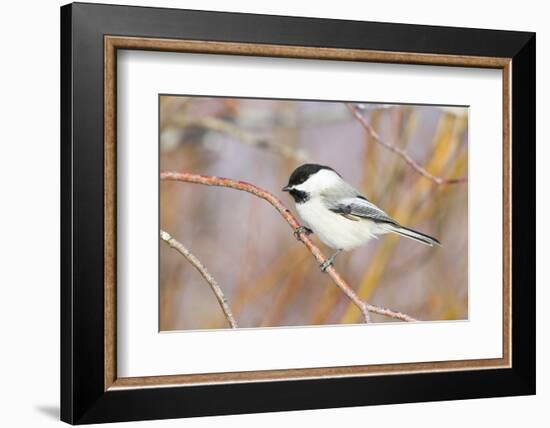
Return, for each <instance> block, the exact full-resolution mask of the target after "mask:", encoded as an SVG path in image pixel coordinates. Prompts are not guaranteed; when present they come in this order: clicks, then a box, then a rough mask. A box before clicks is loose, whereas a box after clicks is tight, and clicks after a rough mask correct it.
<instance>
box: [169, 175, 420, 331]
mask: <svg viewBox="0 0 550 428" xmlns="http://www.w3.org/2000/svg"><path fill="white" fill-rule="evenodd" d="M160 178H161V180H171V181H183V182H186V183H196V184H204V185H206V186H219V187H229V188H231V189H236V190H241V191H244V192H248V193H252V194H253V195H255V196H257V197H259V198H262V199H265V200H266V201H267V202H269V203H270V204H271V205H272V206H273V207H274V208H275V209H276V210H277V211H278V212H279V214H281V216H282V217H283V218H284V219H285V220H286V222H287V223H288V224H289V226H290V227H291V228H292V230H296V228H297V227H299V226H300V224H299V223H298V221H297V220H296V217H294V215H292V213H291V212H290V211H289V209H288V208H286V207H285V206H284V205H283V203H282V202H281V201H280V200H279V199H277V198H276V197H275V196H273V195H272V194H271V193H269V192H268V191H266V190H263V189H260V188H259V187H257V186H254V185H253V184H250V183H246V182H244V181H237V180H231V179H229V178H222V177H213V176H208V175H198V174H189V173H185V172H161V173H160ZM299 238H300V241H301V242H303V244H304V245H305V246H306V248H307V249H308V250H309V252H310V253H311V254H313V257H315V259H316V260H317V262H319V263H323V262H324V261H325V260H326V257H325V256H324V254H323V253H322V252H321V250H319V248H317V246H316V245H315V244H314V243H313V241H312V240H311V239H309V237H308V236H307V234H306V233H304V232H302V233H300V234H299ZM326 272H327V273H328V274H329V275H330V277H331V278H332V280H333V281H334V283H335V284H336V285H337V286H338V287H339V288H340V290H342V291H343V292H344V294H345V295H346V296H347V297H348V298H349V299H350V300H351V301H352V302H353V303H354V304H355V305H356V306H357V307H358V308H359V310H360V311H361V313H362V314H363V317H364V319H365V322H367V323H368V322H370V315H369V312H373V313H375V314H380V315H385V316H388V317H391V318H395V319H399V320H402V321H417V320H416V319H415V318H413V317H411V316H409V315H406V314H403V313H401V312H395V311H392V310H390V309H386V308H382V307H379V306H375V305H371V304H369V303H365V302H363V301H362V300H361V299H360V298H359V296H357V294H356V293H355V291H354V290H353V288H351V287H350V286H349V285H348V284H347V282H346V281H344V279H343V278H342V277H341V276H340V275H339V274H338V272H336V270H335V269H334V267H333V266H329V267H328V268H327V270H326Z"/></svg>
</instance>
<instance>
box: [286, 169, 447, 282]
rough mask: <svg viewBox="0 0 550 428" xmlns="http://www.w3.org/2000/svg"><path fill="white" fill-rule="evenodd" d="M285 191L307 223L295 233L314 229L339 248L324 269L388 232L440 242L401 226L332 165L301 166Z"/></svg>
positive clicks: (310, 231) (322, 237) (323, 238)
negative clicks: (343, 255)
mask: <svg viewBox="0 0 550 428" xmlns="http://www.w3.org/2000/svg"><path fill="white" fill-rule="evenodd" d="M282 190H283V192H288V193H290V195H291V196H292V197H293V198H294V202H295V203H296V210H297V211H298V214H299V215H300V217H301V218H302V220H303V221H304V222H305V223H306V224H307V226H308V227H304V226H301V227H299V228H298V229H297V230H296V232H295V234H296V235H297V236H298V233H299V232H306V233H308V234H309V233H312V232H313V233H315V234H316V235H317V236H318V237H319V239H320V240H321V241H322V242H323V243H325V244H326V245H328V246H329V247H331V248H334V249H336V253H334V254H333V255H332V256H330V257H329V258H328V259H327V260H326V261H325V262H324V263H323V264H321V269H322V270H323V272H324V271H325V270H326V269H327V268H328V267H329V266H330V265H331V264H332V262H333V261H334V258H335V257H336V255H337V254H338V253H339V252H340V251H347V250H352V249H354V248H357V247H359V246H360V245H363V244H365V243H366V242H367V241H369V240H370V239H372V238H377V237H378V235H383V234H386V233H389V232H392V233H397V234H399V235H401V236H405V237H407V238H411V239H414V240H415V241H418V242H421V243H422V244H425V245H429V246H433V245H435V244H437V245H441V244H440V243H439V241H438V240H437V239H435V238H432V237H431V236H428V235H425V234H424V233H420V232H417V231H416V230H412V229H409V228H407V227H404V226H401V225H400V224H399V223H397V222H396V221H395V220H394V219H392V218H391V217H390V216H388V215H387V214H386V213H385V212H384V211H382V210H381V209H380V208H378V207H377V206H376V205H374V204H373V203H372V202H370V201H369V200H368V199H367V198H365V197H364V196H363V195H361V193H359V192H358V191H357V190H356V189H355V188H354V187H353V186H351V185H350V184H348V183H347V182H346V181H344V180H343V179H342V177H341V175H340V174H338V173H337V172H336V171H335V170H333V169H332V168H331V167H329V166H324V165H317V164H305V165H301V166H299V167H298V168H296V169H295V170H294V172H293V173H292V174H291V175H290V178H289V180H288V184H287V185H286V186H285V187H283V189H282Z"/></svg>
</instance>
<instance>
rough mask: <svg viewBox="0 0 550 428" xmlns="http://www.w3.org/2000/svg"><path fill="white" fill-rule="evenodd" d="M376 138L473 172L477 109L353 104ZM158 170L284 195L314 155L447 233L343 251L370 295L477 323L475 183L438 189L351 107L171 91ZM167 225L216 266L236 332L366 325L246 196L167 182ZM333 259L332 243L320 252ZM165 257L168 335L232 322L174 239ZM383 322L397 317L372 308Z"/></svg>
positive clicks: (272, 216) (407, 216) (341, 268)
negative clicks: (471, 198)
mask: <svg viewBox="0 0 550 428" xmlns="http://www.w3.org/2000/svg"><path fill="white" fill-rule="evenodd" d="M353 106H354V107H355V108H357V109H358V111H359V112H360V113H361V115H362V116H363V117H364V118H365V120H366V121H367V122H368V123H369V124H370V126H371V127H372V128H373V129H374V130H375V131H376V132H377V133H378V134H379V136H380V138H381V139H382V140H383V141H385V142H387V143H389V144H392V145H395V146H397V147H400V148H402V149H404V150H406V151H407V153H408V154H409V155H410V156H411V157H412V158H413V159H414V160H415V161H416V162H418V164H420V165H422V166H423V167H424V168H425V169H426V170H428V171H429V172H430V173H432V174H434V175H436V176H439V177H443V178H459V177H466V176H467V173H468V171H467V166H468V109H467V108H461V107H444V106H424V105H390V104H373V103H354V104H353ZM159 108H160V116H159V120H160V139H159V140H160V169H161V171H179V172H191V173H197V174H207V175H217V176H223V177H228V178H232V179H238V180H244V181H248V182H250V183H253V184H255V185H257V186H259V187H262V188H264V189H266V190H268V191H270V192H272V193H273V194H274V195H275V196H277V197H278V198H280V199H281V200H282V201H283V203H285V204H286V205H287V206H288V207H289V208H290V209H291V211H293V212H294V213H295V209H294V202H293V201H292V199H291V198H290V196H288V195H287V194H286V193H283V192H281V190H280V189H281V188H282V187H283V186H284V185H285V184H286V183H287V181H288V177H289V175H290V173H291V172H292V171H293V170H294V168H296V167H297V166H298V165H300V164H302V163H305V162H312V163H320V164H326V165H330V166H331V167H333V168H334V169H335V170H337V171H338V172H340V174H341V175H342V176H343V177H344V179H346V180H347V181H349V182H350V183H352V184H353V185H354V186H355V187H356V188H357V189H359V190H360V191H361V192H363V194H364V195H365V196H366V197H367V198H368V199H369V200H371V201H372V202H374V203H375V204H377V205H378V206H379V207H381V208H382V209H384V210H385V211H386V212H387V213H388V214H389V215H390V216H392V217H393V218H395V219H396V220H397V221H399V222H400V223H401V224H403V225H405V226H408V227H412V228H414V229H417V230H419V231H422V232H424V233H427V234H429V235H431V236H434V237H436V238H438V239H439V240H440V241H441V242H442V244H443V246H442V247H440V248H430V247H427V246H424V245H421V244H418V243H416V242H414V241H411V240H409V239H406V238H399V237H397V236H393V235H386V236H383V237H380V239H378V240H372V241H370V242H369V243H368V244H367V245H366V246H363V247H361V248H359V249H356V250H354V251H351V252H348V253H343V254H341V255H339V256H338V258H337V259H336V263H335V267H336V269H337V271H338V272H340V274H341V275H342V276H343V277H344V278H345V279H346V280H347V281H348V283H349V284H350V285H351V286H352V287H354V288H355V290H356V291H357V293H358V294H359V296H360V297H361V298H362V299H364V300H366V301H368V302H369V303H372V304H375V305H380V306H384V307H388V308H391V309H393V310H396V311H401V312H405V313H407V314H409V315H411V316H413V317H415V318H418V319H420V320H432V321H433V320H457V319H467V317H468V184H467V183H458V184H442V185H438V184H435V183H433V182H432V181H430V180H428V179H427V178H425V177H423V176H421V175H420V174H418V172H416V171H415V170H414V169H413V168H411V167H410V166H409V165H407V164H406V163H405V162H404V160H403V159H402V158H401V157H399V156H397V155H396V154H395V153H392V152H391V151H389V150H387V148H385V147H382V146H381V145H380V144H378V143H377V142H376V141H374V140H373V138H372V136H371V135H369V133H368V132H366V131H365V129H364V127H363V126H362V125H361V124H360V123H359V121H358V120H357V118H356V117H354V116H353V115H352V113H351V112H350V110H349V109H348V107H347V106H346V104H345V103H340V102H324V101H291V100H259V99H242V98H210V97H184V96H167V95H162V96H160V98H159ZM160 226H161V229H163V230H165V231H167V232H168V233H170V234H171V235H172V236H173V237H174V238H175V239H177V240H178V241H180V242H181V243H182V244H183V245H185V246H186V247H187V248H188V249H189V250H191V252H192V253H193V254H194V255H195V256H196V257H197V258H199V259H200V260H201V261H202V263H203V264H204V265H205V266H206V267H207V269H208V270H209V271H210V273H211V274H212V276H213V277H214V278H215V279H216V280H217V282H218V283H219V284H220V286H221V288H222V289H223V291H224V293H225V295H226V297H227V299H228V301H229V304H230V306H231V308H232V310H233V313H234V315H235V318H236V320H237V322H238V323H239V327H248V328H250V327H276V326H304V325H323V324H342V323H357V322H361V319H362V318H361V313H360V312H359V310H358V309H357V308H356V307H355V306H354V305H353V304H351V303H350V301H349V300H348V299H347V298H346V297H345V296H344V295H343V294H342V292H341V291H340V290H339V289H338V288H337V287H336V286H335V285H334V284H333V282H332V281H331V279H330V278H329V277H328V275H325V274H323V273H322V272H321V271H320V269H319V266H318V264H317V262H316V261H315V259H314V258H313V257H312V256H311V254H310V253H309V252H308V251H307V250H306V249H305V247H304V246H303V245H302V244H301V243H299V242H298V241H297V240H296V239H295V238H294V237H293V235H292V231H291V230H290V228H289V226H288V224H287V223H286V222H285V221H284V220H283V219H282V218H281V217H280V215H279V213H277V211H276V210H275V209H274V208H273V207H272V206H271V205H269V204H268V203H267V202H266V201H264V200H262V199H259V198H257V197H254V196H252V195H250V194H248V193H245V192H240V191H237V190H233V189H227V188H220V187H207V186H202V185H197V184H190V183H181V182H164V181H163V182H161V183H160ZM312 236H313V239H314V240H315V241H316V243H318V244H319V246H320V248H321V249H322V251H323V252H324V253H325V254H326V255H327V256H328V255H329V254H330V253H331V252H332V250H331V249H329V248H327V247H325V246H323V245H322V244H321V243H320V242H319V241H318V240H317V238H315V237H314V235H312ZM159 251H160V293H159V295H160V302H159V304H160V330H161V331H167V330H187V329H219V328H228V325H227V321H226V319H225V317H224V315H223V313H222V311H221V309H220V307H219V305H218V302H217V300H216V298H215V297H214V295H213V293H212V291H211V289H210V288H209V286H208V284H207V283H206V282H205V281H204V279H203V278H202V277H201V276H200V274H199V273H198V272H197V271H196V270H195V269H194V268H193V267H192V266H191V265H190V264H189V262H188V261H187V260H186V259H185V258H184V257H182V256H181V255H180V254H179V253H177V252H176V251H175V250H173V249H171V248H170V247H169V246H168V245H167V244H166V243H165V242H163V241H160V242H159ZM372 318H373V321H374V322H399V321H396V320H394V319H391V318H387V317H383V316H378V315H374V314H373V315H372Z"/></svg>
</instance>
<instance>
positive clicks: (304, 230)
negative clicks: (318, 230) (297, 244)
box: [294, 226, 313, 241]
mask: <svg viewBox="0 0 550 428" xmlns="http://www.w3.org/2000/svg"><path fill="white" fill-rule="evenodd" d="M300 233H305V234H306V236H308V235H311V234H312V233H313V230H311V229H310V228H309V227H305V226H298V227H297V228H296V229H294V237H295V238H296V239H297V240H298V241H301V240H302V239H301V238H300Z"/></svg>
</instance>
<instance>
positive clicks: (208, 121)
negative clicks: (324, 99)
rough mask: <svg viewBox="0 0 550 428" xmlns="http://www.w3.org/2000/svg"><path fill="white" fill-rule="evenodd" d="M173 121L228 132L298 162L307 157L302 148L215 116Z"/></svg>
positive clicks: (179, 124)
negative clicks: (276, 140)
mask: <svg viewBox="0 0 550 428" xmlns="http://www.w3.org/2000/svg"><path fill="white" fill-rule="evenodd" d="M172 123H173V124H174V125H176V126H179V127H181V128H192V127H197V128H203V129H208V130H211V131H215V132H218V133H220V134H226V135H229V136H231V137H233V138H235V139H237V140H239V141H241V142H242V143H244V144H248V145H250V146H255V147H258V148H260V149H265V150H269V151H270V152H273V153H275V154H278V155H280V156H283V157H286V158H289V159H291V160H294V161H296V162H304V161H305V159H306V155H305V154H304V153H303V151H301V150H297V149H295V148H293V147H291V146H289V145H286V144H274V143H273V142H271V141H269V140H265V139H262V138H258V137H256V136H254V135H252V134H250V133H249V132H247V131H245V130H244V129H241V128H239V127H238V126H235V125H233V124H232V123H230V122H228V121H226V120H222V119H217V118H215V117H201V118H191V119H190V118H180V119H175V120H173V121H172Z"/></svg>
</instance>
